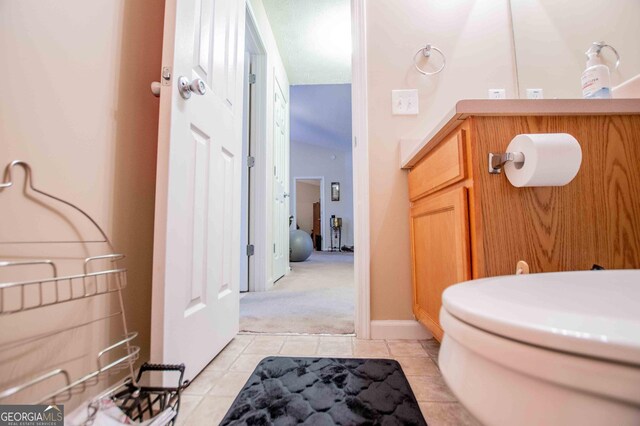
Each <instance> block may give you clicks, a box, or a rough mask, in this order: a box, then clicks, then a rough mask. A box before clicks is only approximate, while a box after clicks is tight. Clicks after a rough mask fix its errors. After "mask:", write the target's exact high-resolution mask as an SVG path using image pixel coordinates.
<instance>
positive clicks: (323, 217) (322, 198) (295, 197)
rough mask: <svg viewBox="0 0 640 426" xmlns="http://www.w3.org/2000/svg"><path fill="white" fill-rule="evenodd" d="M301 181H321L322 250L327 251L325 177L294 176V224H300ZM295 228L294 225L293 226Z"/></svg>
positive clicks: (292, 202)
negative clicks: (299, 194)
mask: <svg viewBox="0 0 640 426" xmlns="http://www.w3.org/2000/svg"><path fill="white" fill-rule="evenodd" d="M299 180H319V181H320V232H322V234H321V235H322V236H323V237H322V247H320V249H321V250H322V251H324V249H325V247H326V246H325V238H324V232H325V226H326V225H327V222H326V218H325V214H324V209H325V201H324V200H325V197H324V176H309V177H306V176H294V177H293V188H292V191H291V193H292V195H291V204H293V220H294V221H293V223H298V181H299ZM292 226H293V225H292Z"/></svg>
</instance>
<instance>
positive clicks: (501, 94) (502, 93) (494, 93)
mask: <svg viewBox="0 0 640 426" xmlns="http://www.w3.org/2000/svg"><path fill="white" fill-rule="evenodd" d="M506 98H507V92H506V90H504V89H489V99H506Z"/></svg>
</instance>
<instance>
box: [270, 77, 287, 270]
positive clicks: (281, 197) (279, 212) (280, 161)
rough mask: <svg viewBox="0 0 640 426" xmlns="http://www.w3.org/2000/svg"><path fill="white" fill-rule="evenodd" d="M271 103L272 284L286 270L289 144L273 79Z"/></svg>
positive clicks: (284, 107)
mask: <svg viewBox="0 0 640 426" xmlns="http://www.w3.org/2000/svg"><path fill="white" fill-rule="evenodd" d="M274 92H275V94H274V104H273V126H274V127H273V281H276V280H277V279H279V278H281V277H282V276H283V275H284V274H286V273H287V269H288V267H289V171H288V167H287V166H288V156H289V149H288V147H289V141H288V140H287V137H288V132H287V123H288V121H289V120H288V117H287V101H286V99H285V97H284V94H283V93H282V88H281V87H280V84H279V83H278V80H277V79H276V80H275V84H274Z"/></svg>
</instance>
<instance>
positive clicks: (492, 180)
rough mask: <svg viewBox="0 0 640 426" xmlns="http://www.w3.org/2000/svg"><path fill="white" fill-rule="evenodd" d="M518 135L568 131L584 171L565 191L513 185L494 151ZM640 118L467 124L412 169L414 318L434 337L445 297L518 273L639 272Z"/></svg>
mask: <svg viewBox="0 0 640 426" xmlns="http://www.w3.org/2000/svg"><path fill="white" fill-rule="evenodd" d="M522 133H569V134H571V135H573V136H575V137H576V139H577V140H578V141H579V143H580V145H581V148H582V156H583V159H582V165H581V168H580V171H579V172H578V175H577V176H576V178H575V179H574V180H573V181H572V182H571V183H569V184H568V185H566V186H562V187H544V188H515V187H514V186H512V185H511V184H510V183H509V181H508V180H507V178H506V176H505V175H504V174H498V175H492V174H489V173H488V170H487V169H488V165H487V161H488V160H487V156H488V153H489V152H504V151H505V150H506V147H507V145H508V144H509V142H510V141H511V139H513V137H515V136H516V135H518V134H522ZM638 141H640V115H624V116H622V115H621V116H606V115H594V116H482V117H476V116H472V117H468V118H466V119H465V120H464V121H462V122H461V124H460V125H459V126H457V127H455V128H453V130H452V131H451V132H449V133H448V134H446V135H445V136H444V137H442V138H440V141H439V142H438V143H437V144H436V145H435V147H434V148H432V149H431V150H429V151H428V152H427V153H426V154H424V155H423V157H422V158H421V159H420V160H419V161H418V162H416V163H415V166H413V167H412V168H411V169H410V171H409V175H408V182H409V197H410V201H411V210H410V212H411V213H410V222H411V227H410V229H411V256H412V268H413V271H412V272H413V295H414V299H413V312H414V315H415V317H416V318H417V319H418V320H419V321H420V322H421V323H422V324H424V325H425V326H426V327H427V328H428V329H429V330H430V331H431V332H432V333H433V335H434V336H435V337H436V338H437V339H441V338H442V335H443V330H442V328H441V326H440V322H439V319H438V318H439V311H440V307H441V305H442V292H443V291H444V290H445V289H446V288H447V287H448V286H450V285H453V284H455V283H459V282H461V281H466V280H470V279H477V278H484V277H491V276H498V275H509V274H513V273H515V268H516V263H517V262H518V261H519V260H524V261H526V262H527V263H528V264H529V267H530V270H531V272H532V273H536V272H555V271H567V270H587V269H591V267H592V266H593V264H598V265H601V266H603V267H605V268H606V269H625V268H632V269H637V268H640V142H638Z"/></svg>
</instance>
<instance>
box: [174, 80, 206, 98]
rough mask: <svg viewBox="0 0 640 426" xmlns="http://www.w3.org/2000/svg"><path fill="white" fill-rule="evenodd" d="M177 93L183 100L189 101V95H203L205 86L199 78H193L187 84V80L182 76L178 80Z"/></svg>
mask: <svg viewBox="0 0 640 426" xmlns="http://www.w3.org/2000/svg"><path fill="white" fill-rule="evenodd" d="M178 91H179V92H180V96H182V97H183V98H184V99H189V98H190V97H191V93H195V94H196V95H204V94H205V93H207V87H206V86H205V84H204V81H202V79H200V78H194V79H193V81H192V82H191V83H189V79H188V78H187V77H184V76H182V77H180V78H179V79H178Z"/></svg>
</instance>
